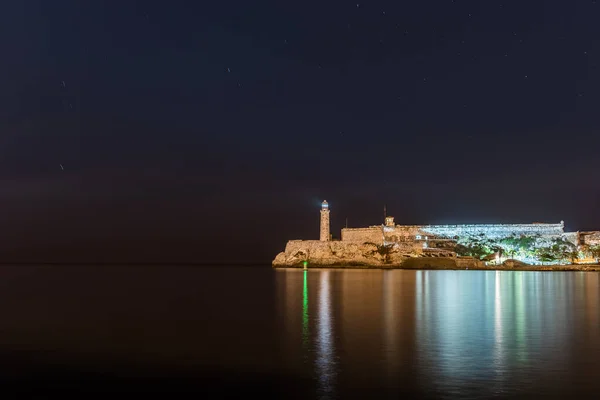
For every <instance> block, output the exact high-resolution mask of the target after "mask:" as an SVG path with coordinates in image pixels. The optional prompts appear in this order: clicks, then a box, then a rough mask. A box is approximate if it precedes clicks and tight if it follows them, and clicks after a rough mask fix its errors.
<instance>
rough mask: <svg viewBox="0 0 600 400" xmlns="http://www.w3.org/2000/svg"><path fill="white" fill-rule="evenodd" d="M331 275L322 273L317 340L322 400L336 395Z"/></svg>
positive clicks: (316, 361) (317, 365)
mask: <svg viewBox="0 0 600 400" xmlns="http://www.w3.org/2000/svg"><path fill="white" fill-rule="evenodd" d="M329 273H330V272H329V271H321V272H320V288H319V289H320V290H319V313H318V315H319V316H318V326H317V337H316V339H315V340H316V350H317V358H316V360H315V372H316V374H317V377H318V381H319V395H320V397H321V398H331V397H332V396H333V395H334V389H335V377H336V365H335V345H334V342H333V314H332V310H331V285H330V281H329Z"/></svg>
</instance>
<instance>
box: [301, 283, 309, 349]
mask: <svg viewBox="0 0 600 400" xmlns="http://www.w3.org/2000/svg"><path fill="white" fill-rule="evenodd" d="M307 273H308V271H304V273H303V283H304V284H303V289H302V347H303V349H304V350H305V354H307V353H306V351H307V350H308V345H309V337H308V280H307V279H308V278H307Z"/></svg>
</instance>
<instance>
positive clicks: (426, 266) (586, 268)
mask: <svg viewBox="0 0 600 400" xmlns="http://www.w3.org/2000/svg"><path fill="white" fill-rule="evenodd" d="M419 261H423V262H422V263H419V264H417V265H403V264H400V265H351V264H347V265H340V264H334V265H324V264H310V265H308V266H307V268H308V269H386V270H387V269H404V270H440V271H444V270H445V271H465V270H469V271H583V272H600V264H586V265H523V266H508V265H478V264H474V265H471V266H460V267H459V266H456V265H455V266H449V265H435V264H432V263H428V262H427V261H426V260H419ZM411 264H412V263H411ZM273 268H296V269H302V268H303V266H302V265H294V266H288V265H282V266H277V265H274V266H273Z"/></svg>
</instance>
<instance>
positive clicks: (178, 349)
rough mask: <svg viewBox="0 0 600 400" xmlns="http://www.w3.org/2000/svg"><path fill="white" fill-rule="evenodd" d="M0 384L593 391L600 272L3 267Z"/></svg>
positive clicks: (49, 389) (377, 394) (285, 390)
mask: <svg viewBox="0 0 600 400" xmlns="http://www.w3.org/2000/svg"><path fill="white" fill-rule="evenodd" d="M0 368H1V370H0V395H5V398H6V395H13V396H14V395H19V397H20V398H27V397H36V398H45V397H48V396H56V397H64V396H66V395H74V396H75V397H77V396H81V395H82V394H83V395H84V396H85V398H91V397H94V396H93V395H97V397H101V398H105V396H106V394H107V393H109V392H110V393H120V394H125V395H128V394H131V395H133V394H135V393H148V394H150V393H155V394H156V393H163V394H164V393H170V394H171V397H173V396H174V398H182V397H186V398H187V397H189V398H199V397H198V396H201V395H206V394H208V395H211V396H212V397H230V396H236V397H238V398H246V397H253V396H259V398H308V399H310V398H382V397H385V398H398V397H399V396H402V395H406V396H410V397H411V398H543V397H545V398H548V397H550V398H570V397H573V398H575V396H577V398H594V399H596V398H599V396H600V273H592V272H512V271H504V272H493V271H378V270H309V271H307V272H304V271H301V270H277V271H273V270H271V269H270V268H268V267H265V268H257V267H236V268H234V267H211V268H207V267H180V266H175V267H167V266H163V267H157V266H151V267H142V266H129V267H116V266H95V267H90V266H79V267H76V266H69V267H66V266H62V267H60V266H39V267H30V266H14V267H7V266H5V267H0Z"/></svg>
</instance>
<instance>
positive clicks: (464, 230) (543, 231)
mask: <svg viewBox="0 0 600 400" xmlns="http://www.w3.org/2000/svg"><path fill="white" fill-rule="evenodd" d="M384 235H385V240H386V241H393V242H403V241H413V240H421V239H425V236H427V237H428V239H436V238H439V239H455V238H458V237H461V236H463V237H464V236H477V235H484V236H485V237H487V238H490V239H499V238H504V237H508V236H512V235H514V236H521V235H528V236H531V235H540V236H546V237H548V236H554V237H558V236H562V235H564V224H563V223H562V222H561V223H558V224H471V225H396V226H385V227H383V226H371V227H368V228H343V229H342V240H343V241H352V242H373V243H380V242H381V241H382V240H383V236H384Z"/></svg>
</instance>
